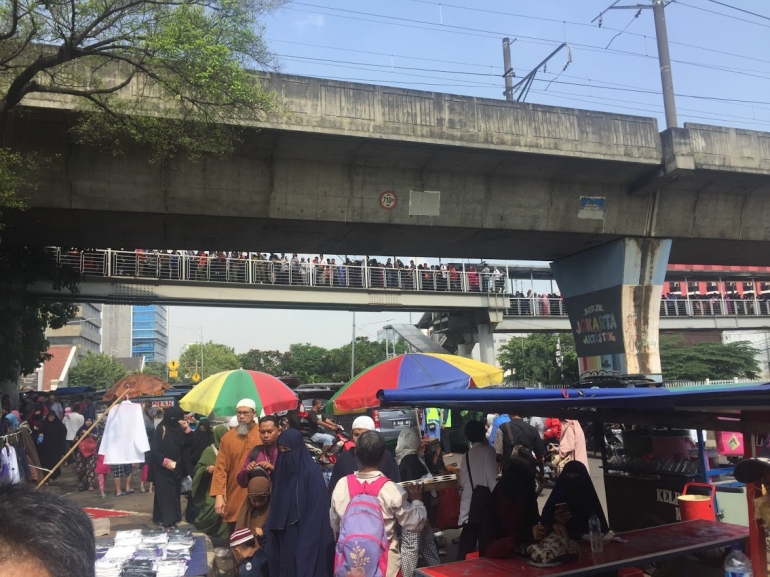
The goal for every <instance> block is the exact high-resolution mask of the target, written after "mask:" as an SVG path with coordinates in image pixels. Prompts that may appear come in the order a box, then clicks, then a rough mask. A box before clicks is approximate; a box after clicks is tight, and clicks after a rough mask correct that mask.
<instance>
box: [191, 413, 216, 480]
mask: <svg viewBox="0 0 770 577" xmlns="http://www.w3.org/2000/svg"><path fill="white" fill-rule="evenodd" d="M213 443H214V433H213V432H212V430H211V423H210V422H209V420H208V419H201V420H200V421H199V422H198V428H197V429H196V430H195V432H194V433H193V440H192V455H191V458H192V463H191V464H192V467H193V469H194V468H195V465H197V464H198V461H199V460H200V458H201V455H202V454H203V451H205V450H206V447H209V446H211V445H212V444H213Z"/></svg>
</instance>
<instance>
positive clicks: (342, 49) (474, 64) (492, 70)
mask: <svg viewBox="0 0 770 577" xmlns="http://www.w3.org/2000/svg"><path fill="white" fill-rule="evenodd" d="M269 41H271V42H281V43H285V44H292V45H298V46H307V47H310V48H324V49H329V50H336V51H340V52H353V53H356V54H368V55H372V56H383V57H387V58H404V59H412V60H420V61H425V62H438V63H441V64H457V65H461V66H470V67H478V68H484V69H487V68H488V69H489V70H490V72H489V73H488V75H489V76H490V77H495V78H497V77H499V76H500V75H499V74H498V73H497V72H496V70H497V68H498V66H497V65H494V64H479V63H478V62H460V61H454V60H444V59H439V58H427V57H421V56H414V55H404V54H393V53H388V52H372V51H366V50H359V49H358V48H345V47H342V46H329V45H325V44H311V43H307V42H294V41H290V40H279V39H269ZM286 56H288V57H291V58H294V59H310V58H313V57H309V56H305V55H301V54H300V55H286ZM316 60H324V61H326V60H328V61H330V62H337V61H335V60H332V59H316ZM340 62H342V61H340ZM359 64H367V65H369V66H378V67H382V68H391V64H370V63H359ZM400 68H405V67H400ZM426 71H430V72H438V70H436V69H429V70H426ZM452 74H464V72H462V71H453V72H452ZM545 74H551V73H549V72H546V73H545ZM559 74H560V75H561V76H563V77H564V78H572V79H575V80H585V81H586V82H588V83H589V86H594V84H593V83H599V84H606V85H608V86H618V87H623V88H631V89H636V90H649V91H651V92H655V93H656V94H657V93H658V91H657V89H652V88H646V87H643V86H635V85H631V84H623V83H619V82H611V81H608V80H601V79H599V78H587V77H584V76H575V75H572V74H561V73H559ZM595 87H596V88H600V87H599V86H595ZM738 106H740V105H738Z"/></svg>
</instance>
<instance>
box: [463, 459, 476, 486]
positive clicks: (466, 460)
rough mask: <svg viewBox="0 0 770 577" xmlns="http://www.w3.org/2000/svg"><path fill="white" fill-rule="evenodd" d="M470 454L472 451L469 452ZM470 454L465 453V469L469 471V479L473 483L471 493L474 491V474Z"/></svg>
mask: <svg viewBox="0 0 770 577" xmlns="http://www.w3.org/2000/svg"><path fill="white" fill-rule="evenodd" d="M468 453H470V451H468ZM468 453H465V468H466V469H468V478H469V479H470V481H471V491H473V489H474V487H473V473H471V460H470V458H469V457H468Z"/></svg>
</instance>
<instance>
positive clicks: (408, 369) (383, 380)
mask: <svg viewBox="0 0 770 577" xmlns="http://www.w3.org/2000/svg"><path fill="white" fill-rule="evenodd" d="M502 382H503V371H502V370H501V369H498V368H497V367H493V366H492V365H488V364H487V363H482V362H480V361H475V360H473V359H466V358H465V357H458V356H455V355H440V354H431V353H411V354H406V355H399V356H397V357H393V358H392V359H389V360H387V361H383V362H381V363H379V364H376V365H374V366H373V367H370V368H368V369H366V370H365V371H363V372H361V373H359V374H358V375H357V376H356V377H354V378H353V379H351V380H350V382H348V384H346V385H345V386H344V387H342V388H341V389H340V390H339V391H338V392H337V394H336V395H334V396H333V397H332V398H331V399H329V401H328V402H327V403H326V410H327V411H328V412H330V413H332V414H336V415H343V414H346V413H357V412H360V411H362V410H364V409H370V408H374V407H379V406H380V402H379V401H378V400H377V391H379V390H384V389H399V390H416V389H426V390H432V391H436V390H452V389H471V388H475V387H479V388H480V387H488V386H489V385H498V384H500V383H502Z"/></svg>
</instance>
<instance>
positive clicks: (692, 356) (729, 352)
mask: <svg viewBox="0 0 770 577" xmlns="http://www.w3.org/2000/svg"><path fill="white" fill-rule="evenodd" d="M756 355H757V350H756V349H755V348H754V347H753V346H752V345H751V343H749V342H747V341H738V342H734V343H721V342H716V343H715V342H705V343H695V344H693V345H689V346H687V345H685V344H684V341H683V339H682V337H680V336H678V335H661V338H660V362H661V366H662V368H663V378H664V379H666V380H691V381H703V380H705V379H713V380H722V379H733V378H736V377H737V378H739V379H740V378H745V379H753V378H756V377H757V376H758V375H759V372H760V369H759V364H758V363H757V357H756Z"/></svg>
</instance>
